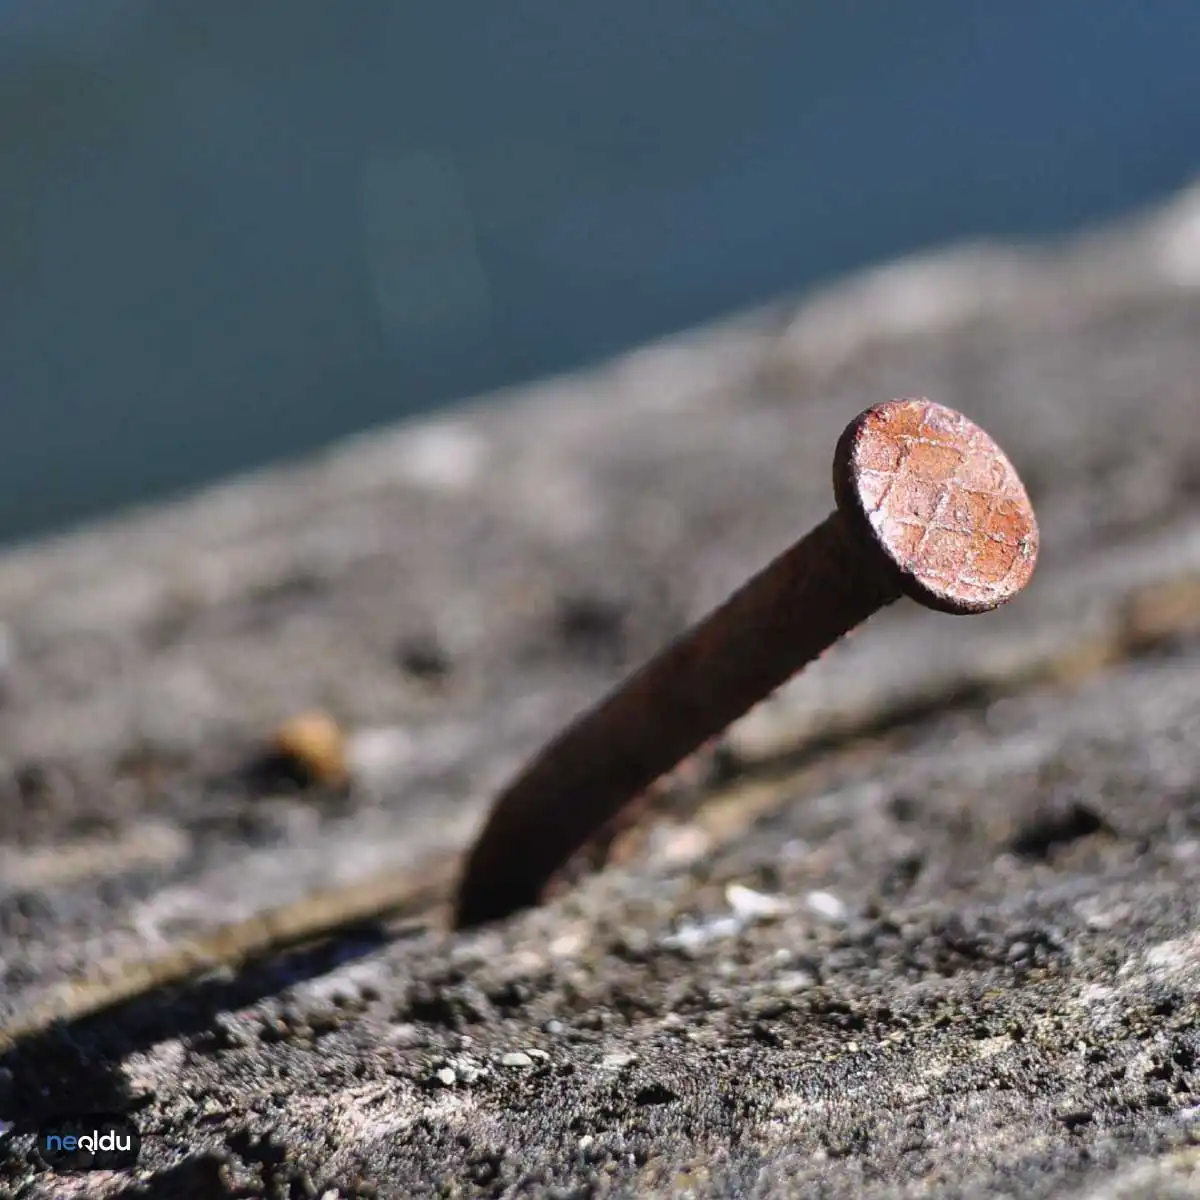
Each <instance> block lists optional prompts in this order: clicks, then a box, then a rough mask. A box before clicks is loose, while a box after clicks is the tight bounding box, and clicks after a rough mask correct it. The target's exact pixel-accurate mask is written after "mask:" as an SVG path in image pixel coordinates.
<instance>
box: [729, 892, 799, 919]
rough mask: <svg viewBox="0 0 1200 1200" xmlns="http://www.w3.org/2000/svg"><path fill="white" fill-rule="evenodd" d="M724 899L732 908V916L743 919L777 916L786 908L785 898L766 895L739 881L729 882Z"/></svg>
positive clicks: (785, 910)
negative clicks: (744, 885)
mask: <svg viewBox="0 0 1200 1200" xmlns="http://www.w3.org/2000/svg"><path fill="white" fill-rule="evenodd" d="M725 899H726V901H727V902H728V904H729V907H730V908H732V909H733V912H734V916H737V917H741V918H742V920H744V921H753V920H759V919H761V918H763V917H777V916H779V915H780V914H781V913H785V912H787V910H788V904H787V901H786V900H781V899H780V898H779V897H778V896H768V895H766V894H765V893H764V892H756V891H754V890H753V889H752V888H748V887H743V886H742V885H741V884H740V883H731V884H730V885H729V886H728V887H727V888H726V889H725Z"/></svg>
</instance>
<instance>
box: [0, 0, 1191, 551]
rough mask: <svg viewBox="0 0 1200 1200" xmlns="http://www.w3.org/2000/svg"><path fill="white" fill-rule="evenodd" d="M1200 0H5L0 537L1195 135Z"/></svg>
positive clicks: (1109, 199) (746, 297)
mask: <svg viewBox="0 0 1200 1200" xmlns="http://www.w3.org/2000/svg"><path fill="white" fill-rule="evenodd" d="M1198 63H1200V4H1198V3H1196V0H1151V2H1147V0H1126V2H1122V0H1057V2H1056V3H1054V4H1047V3H1045V2H1044V0H1037V2H1034V0H1007V2H1006V3H1003V4H997V3H988V2H985V0H923V3H921V4H919V5H917V4H907V5H905V4H896V3H892V2H889V0H839V2H838V3H836V4H829V3H817V2H816V0H737V2H736V3H732V2H731V0H604V3H602V4H588V5H572V4H564V3H563V2H562V0H505V2H503V3H497V2H496V0H476V2H475V3H461V2H455V0H409V2H407V3H402V4H397V3H385V2H383V0H359V2H358V3H354V4H331V3H329V2H328V0H287V3H282V2H276V3H255V4H250V3H246V0H236V2H234V0H205V2H204V3H203V4H179V3H175V4H172V3H164V2H163V0H0V271H2V278H3V288H2V290H0V417H2V419H0V541H12V540H14V539H17V538H19V537H24V536H29V535H31V534H33V533H35V532H40V531H45V530H49V529H53V528H57V527H61V526H63V525H64V524H66V523H69V522H72V521H75V520H78V519H80V518H83V517H88V516H93V515H96V514H99V513H103V512H106V511H110V510H112V509H114V508H117V507H119V506H123V505H127V504H130V503H133V502H138V501H146V500H150V499H153V498H157V497H159V496H163V495H169V494H172V493H175V492H178V491H180V490H182V489H186V488H190V487H193V486H195V485H197V484H200V483H202V482H205V481H208V480H210V479H213V478H215V477H218V476H220V475H223V474H227V473H230V472H234V471H238V470H242V469H245V468H247V467H250V466H254V465H257V464H260V463H264V462H270V461H275V460H278V459H281V458H285V457H289V456H294V455H296V454H299V453H302V452H304V451H306V450H310V449H312V448H314V447H317V446H319V445H321V444H323V443H326V442H328V441H330V440H331V439H334V438H336V437H338V436H340V435H344V434H348V433H351V432H356V431H359V430H363V429H365V428H368V427H370V426H372V425H376V424H379V423H383V422H388V421H392V420H394V419H396V418H398V417H401V416H405V415H409V414H412V413H416V412H420V411H425V410H429V409H432V408H434V407H437V406H441V405H445V404H447V403H450V402H453V401H455V400H456V399H460V398H463V397H466V396H468V395H471V394H474V393H477V392H479V391H482V390H486V389H490V388H495V387H498V386H501V385H505V384H510V383H514V382H518V381H521V380H526V379H530V378H533V377H536V376H539V375H543V374H546V373H549V372H557V371H563V370H567V369H570V368H574V367H578V366H581V365H584V364H587V363H589V362H594V361H596V360H598V359H601V358H603V357H605V356H608V355H611V354H613V353H615V352H617V351H620V350H621V349H623V348H626V347H629V346H631V345H634V344H636V343H638V342H642V341H645V340H647V339H650V338H654V337H658V336H661V335H663V334H667V333H669V332H671V331H674V330H677V329H680V328H683V327H686V326H689V325H692V324H695V323H697V322H702V321H706V320H711V319H713V318H716V317H719V316H721V315H723V314H726V313H729V312H732V311H734V310H737V309H739V308H743V307H745V306H748V305H752V304H755V303H759V302H762V301H765V300H769V299H772V298H775V297H778V296H779V295H781V294H785V293H796V292H798V291H801V290H803V289H805V288H808V287H811V286H812V285H814V284H816V283H818V282H819V281H821V280H823V279H827V278H829V277H831V276H834V275H836V274H839V273H842V272H845V271H847V270H850V269H853V268H855V267H859V266H862V265H864V264H866V263H868V262H872V261H876V260H879V259H881V258H885V257H890V256H895V255H898V254H902V253H908V252H911V251H914V250H918V249H920V248H922V247H925V246H929V245H931V244H935V243H941V242H945V241H948V240H961V239H966V238H978V237H987V238H997V237H1009V236H1014V235H1015V236H1021V237H1048V236H1053V235H1057V234H1060V233H1062V232H1064V231H1067V230H1069V229H1072V228H1074V227H1077V226H1079V225H1081V224H1084V223H1092V222H1096V221H1098V220H1102V219H1104V218H1107V217H1111V216H1113V215H1116V214H1118V213H1121V212H1124V211H1127V210H1129V209H1132V208H1135V207H1138V206H1143V205H1145V204H1147V203H1149V202H1151V201H1153V200H1154V199H1156V198H1158V197H1160V196H1163V195H1165V194H1166V193H1168V192H1170V191H1173V190H1175V189H1177V188H1178V187H1180V186H1182V185H1183V184H1185V183H1187V182H1188V181H1189V179H1191V178H1192V177H1193V174H1194V173H1195V172H1196V170H1197V168H1198V167H1200V67H1198V65H1197V64H1198Z"/></svg>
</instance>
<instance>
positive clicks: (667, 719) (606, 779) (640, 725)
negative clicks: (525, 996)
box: [455, 512, 900, 928]
mask: <svg viewBox="0 0 1200 1200" xmlns="http://www.w3.org/2000/svg"><path fill="white" fill-rule="evenodd" d="M861 542H862V539H861V537H860V536H859V535H857V534H855V533H853V532H851V531H850V530H848V528H847V524H846V521H845V518H844V516H843V515H842V514H841V513H840V512H835V513H833V514H831V515H830V516H829V517H828V518H827V519H826V520H825V521H823V522H822V523H821V524H820V525H818V526H817V527H816V528H815V529H813V530H812V531H811V532H810V533H809V534H808V535H807V536H805V537H804V538H802V539H801V540H800V541H799V542H797V543H795V545H793V546H791V547H790V548H789V549H788V550H786V551H785V552H784V553H783V554H781V555H780V556H779V557H778V558H776V559H775V560H774V561H773V562H771V563H769V564H768V565H767V566H766V567H764V568H763V569H762V570H761V571H760V572H759V573H758V574H757V575H755V576H754V577H753V578H751V579H750V580H749V581H748V582H747V583H745V584H744V585H743V586H742V587H741V588H739V589H738V591H736V592H735V593H734V594H733V595H732V596H731V597H730V598H729V599H728V600H727V601H726V602H725V603H724V604H722V605H721V606H720V607H719V608H717V609H716V610H715V611H713V612H712V613H710V614H709V615H708V616H707V617H705V618H704V619H703V620H702V621H701V622H700V623H699V624H698V625H696V626H694V627H693V628H692V629H691V630H689V631H688V632H687V633H685V634H683V635H682V636H681V637H680V638H679V639H678V640H676V641H675V642H673V643H671V644H670V645H669V646H667V648H666V649H665V650H663V651H662V652H661V653H659V654H658V655H657V656H656V657H654V658H653V659H651V660H650V661H649V662H648V663H646V664H645V665H644V666H642V667H641V668H640V669H639V670H637V671H636V672H635V673H634V674H633V675H632V676H630V678H629V679H627V680H626V681H625V682H624V683H622V684H620V685H619V686H618V687H617V688H616V689H615V690H614V691H613V692H611V693H610V694H609V695H608V696H607V697H606V698H605V699H604V700H602V701H601V702H600V703H599V704H598V705H597V706H596V707H595V708H593V709H591V710H590V711H588V712H586V713H584V714H583V715H582V716H581V717H579V718H578V719H577V720H576V721H575V722H574V723H573V724H572V725H570V726H568V727H567V729H566V730H564V731H563V732H562V733H561V734H560V735H559V736H558V737H557V738H555V739H554V741H552V742H551V743H550V744H549V745H548V746H546V747H545V749H544V750H542V751H541V753H540V754H538V755H537V756H536V757H535V758H534V759H533V760H532V762H530V763H529V765H528V766H527V767H526V768H525V769H524V770H523V771H522V772H521V774H520V775H518V776H517V778H516V779H514V780H513V781H512V783H511V784H509V786H508V787H507V788H506V789H505V791H504V792H503V793H502V794H501V795H500V796H499V797H498V799H497V800H496V802H495V805H494V806H493V808H492V811H491V814H490V816H489V819H488V821H487V824H486V825H485V827H484V830H483V832H482V833H481V834H480V836H479V838H478V840H477V841H476V843H475V845H474V847H473V849H472V850H471V852H470V854H469V856H468V858H467V863H466V868H465V871H464V874H463V877H462V881H461V884H460V887H459V894H458V902H457V910H456V918H455V923H456V925H457V926H458V927H459V928H463V927H466V926H471V925H477V924H479V923H481V922H483V921H488V920H492V919H495V918H498V917H501V916H504V915H506V914H508V913H510V912H513V911H515V910H516V909H518V908H523V907H527V906H529V905H532V904H534V903H536V902H537V900H538V897H539V895H540V893H541V891H542V889H543V888H544V886H545V885H546V883H547V881H548V880H549V879H550V877H551V876H552V875H553V874H554V872H555V871H556V870H558V868H559V867H561V866H562V864H563V863H564V862H565V861H566V860H567V859H568V858H569V857H570V856H571V855H572V854H574V853H575V852H576V851H577V850H578V849H579V848H580V847H581V846H583V845H584V844H585V843H586V842H587V841H588V839H589V838H590V837H591V836H592V835H593V834H594V833H595V832H596V831H597V830H598V829H599V828H600V827H602V826H603V825H604V823H605V822H606V821H608V820H610V819H611V818H612V817H613V816H614V815H616V814H617V813H618V812H619V810H620V809H621V808H622V807H623V806H624V805H625V804H627V803H628V802H629V801H631V800H632V799H634V798H635V797H636V796H638V795H639V794H640V793H641V792H642V791H643V790H644V789H645V788H647V787H649V786H650V784H652V783H653V782H654V781H655V780H656V779H657V778H659V776H661V775H663V774H664V773H665V772H667V771H669V770H671V769H672V768H673V767H674V766H676V765H677V764H678V763H679V762H680V761H681V760H682V759H684V758H685V757H687V755H688V754H690V753H691V752H692V751H694V750H695V749H696V748H697V747H699V746H701V745H702V744H703V743H704V742H705V741H707V740H708V739H709V738H711V737H713V736H715V735H716V734H717V733H719V732H720V731H721V730H722V729H724V728H725V727H726V726H727V725H729V724H730V722H732V721H733V720H735V719H736V718H737V717H739V716H741V715H742V714H743V713H745V712H746V711H747V710H748V709H750V708H751V707H752V706H753V705H755V704H756V703H758V702H759V701H760V700H762V699H764V698H765V697H766V696H768V695H770V693H771V692H772V691H774V690H775V689H776V688H777V687H778V686H779V685H780V684H782V683H783V682H785V681H786V680H787V679H789V678H790V677H791V676H792V675H794V674H795V673H796V672H797V671H798V670H799V669H800V668H801V667H802V666H804V664H805V663H807V662H809V661H811V660H812V659H814V658H816V657H817V656H818V655H820V654H821V652H822V651H823V650H825V649H827V648H828V647H829V646H830V645H831V644H832V643H833V642H835V641H836V640H837V639H838V638H840V637H841V636H842V635H843V634H845V633H847V632H848V631H849V630H851V629H853V628H854V627H855V626H856V625H859V624H860V623H861V622H863V621H864V620H866V618H867V617H869V616H870V615H871V614H872V613H874V612H876V611H878V610H879V609H880V608H882V607H884V606H885V605H887V604H890V603H891V602H892V601H893V600H896V599H898V598H899V596H900V590H899V587H898V586H895V587H894V586H892V585H891V583H890V581H889V580H888V579H887V578H886V577H885V576H884V574H883V573H882V572H881V571H880V569H879V566H878V564H877V563H872V562H870V561H869V560H868V559H867V558H866V556H864V554H863V550H862V544H861Z"/></svg>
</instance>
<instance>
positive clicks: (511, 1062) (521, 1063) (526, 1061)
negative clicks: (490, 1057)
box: [500, 1050, 533, 1067]
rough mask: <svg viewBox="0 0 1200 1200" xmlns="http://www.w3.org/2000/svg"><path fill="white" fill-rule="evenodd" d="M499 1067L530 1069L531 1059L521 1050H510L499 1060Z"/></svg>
mask: <svg viewBox="0 0 1200 1200" xmlns="http://www.w3.org/2000/svg"><path fill="white" fill-rule="evenodd" d="M500 1065H501V1066H502V1067H532V1066H533V1059H532V1058H530V1057H529V1055H528V1054H526V1053H525V1052H524V1051H523V1050H512V1051H510V1052H509V1053H508V1054H506V1055H505V1056H504V1057H503V1058H502V1059H501V1060H500Z"/></svg>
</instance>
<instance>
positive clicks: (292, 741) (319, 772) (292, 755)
mask: <svg viewBox="0 0 1200 1200" xmlns="http://www.w3.org/2000/svg"><path fill="white" fill-rule="evenodd" d="M268 748H269V750H270V751H271V752H272V753H274V754H275V755H277V756H278V757H279V758H280V759H282V760H284V761H286V762H287V763H289V764H290V765H291V766H293V767H294V768H295V769H296V770H297V773H298V774H300V775H302V776H304V777H306V778H308V779H311V780H312V781H313V782H314V783H324V784H331V785H336V784H342V783H345V782H346V780H347V778H348V776H349V770H348V768H347V766H346V738H345V735H344V734H343V733H342V729H341V726H340V725H338V723H337V722H336V721H335V720H334V719H333V717H331V716H330V715H329V714H328V713H325V712H305V713H299V714H298V715H296V716H294V717H289V718H288V719H287V720H286V721H284V722H283V724H282V725H280V726H279V727H278V728H277V729H276V730H275V732H274V733H272V734H271V736H270V738H269V740H268Z"/></svg>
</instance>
